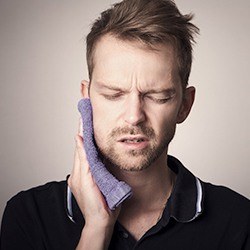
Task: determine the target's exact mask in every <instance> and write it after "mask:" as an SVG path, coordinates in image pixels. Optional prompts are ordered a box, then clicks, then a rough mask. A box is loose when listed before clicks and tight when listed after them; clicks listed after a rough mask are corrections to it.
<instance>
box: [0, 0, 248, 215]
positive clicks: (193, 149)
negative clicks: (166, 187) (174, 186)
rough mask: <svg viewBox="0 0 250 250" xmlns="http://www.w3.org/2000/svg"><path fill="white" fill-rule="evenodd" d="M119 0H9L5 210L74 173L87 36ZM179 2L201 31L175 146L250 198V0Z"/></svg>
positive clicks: (1, 60) (1, 68)
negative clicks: (187, 111) (15, 199)
mask: <svg viewBox="0 0 250 250" xmlns="http://www.w3.org/2000/svg"><path fill="white" fill-rule="evenodd" d="M114 2H115V1H108V0H102V1H87V0H85V1H84V0H81V1H80V0H75V1H66V0H54V1H51V0H21V1H20V0H0V110H1V113H0V126H1V128H0V171H1V173H0V218H1V215H2V212H3V209H4V207H5V204H6V201H7V200H8V199H9V198H10V197H11V196H13V195H14V194H16V193H17V192H18V191H20V190H24V189H28V188H30V187H32V186H37V185H40V184H43V183H45V182H48V181H50V180H62V179H64V178H65V177H66V175H67V174H68V173H70V170H71V167H72V164H73V151H74V136H75V133H76V130H77V124H78V117H79V114H78V112H77V108H76V105H77V102H78V100H79V98H80V81H81V79H87V70H86V62H85V45H84V39H85V36H86V34H87V33H88V31H89V27H90V23H91V22H92V21H93V20H94V19H95V18H96V17H97V15H98V14H99V13H100V11H102V10H103V9H105V8H107V7H108V6H110V4H111V3H114ZM176 3H177V5H178V6H179V8H180V10H181V11H182V12H183V13H187V12H190V11H192V12H194V13H195V19H194V22H195V24H196V25H198V26H199V27H200V29H201V35H200V36H199V37H198V38H197V42H198V44H197V45H196V47H195V53H194V64H193V71H192V75H191V79H190V84H192V85H194V86H195V87H196V88H197V98H196V101H195V105H194V108H193V111H192V112H191V115H190V117H189V118H188V120H187V121H186V122H185V123H184V124H181V125H180V126H179V127H178V129H177V134H176V138H175V139H174V141H173V143H172V145H171V147H170V153H171V154H173V155H175V156H177V157H179V158H180V159H181V160H182V161H183V163H184V164H186V166H187V167H188V168H189V169H190V170H191V171H192V172H193V173H194V174H196V175H197V176H199V177H200V178H201V179H202V180H205V181H209V182H213V183H219V184H222V185H226V186H229V187H230V188H232V189H234V190H236V191H238V192H240V193H241V194H243V195H245V196H247V197H248V198H250V189H249V187H250V183H249V176H250V170H249V153H250V151H249V149H250V135H249V123H250V112H249V107H250V98H249V93H250V84H249V73H250V66H249V58H250V29H249V27H250V19H249V10H250V1H248V0H245V1H244V0H240V1H235V0H210V1H206V0H190V1H187V0H177V1H176Z"/></svg>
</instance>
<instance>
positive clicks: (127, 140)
mask: <svg viewBox="0 0 250 250" xmlns="http://www.w3.org/2000/svg"><path fill="white" fill-rule="evenodd" d="M118 141H119V142H125V143H139V142H146V141H148V138H147V137H145V136H138V135H137V136H124V137H122V138H121V139H119V140H118Z"/></svg>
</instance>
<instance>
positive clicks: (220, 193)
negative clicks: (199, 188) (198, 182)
mask: <svg viewBox="0 0 250 250" xmlns="http://www.w3.org/2000/svg"><path fill="white" fill-rule="evenodd" d="M202 184H203V187H204V191H205V193H204V198H205V202H209V203H210V204H211V205H212V204H213V206H216V207H217V208H219V207H221V208H222V209H224V208H227V209H236V210H237V209H242V210H246V211H248V212H250V209H249V208H250V200H249V199H247V198H246V197H244V196H243V195H241V194H239V193H237V192H235V191H233V190H232V189H230V188H228V187H225V186H218V185H214V184H211V183H206V182H202Z"/></svg>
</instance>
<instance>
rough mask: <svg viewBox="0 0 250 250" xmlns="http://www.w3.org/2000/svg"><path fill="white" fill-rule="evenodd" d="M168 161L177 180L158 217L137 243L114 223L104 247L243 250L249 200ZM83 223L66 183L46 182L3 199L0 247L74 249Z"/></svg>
mask: <svg viewBox="0 0 250 250" xmlns="http://www.w3.org/2000/svg"><path fill="white" fill-rule="evenodd" d="M168 165H169V167H170V168H171V169H172V170H173V171H174V172H175V173H176V174H177V178H176V183H175V186H174V189H173V192H172V194H171V196H170V198H169V200H168V203H167V206H166V208H165V210H164V212H163V215H162V218H161V219H160V220H159V221H158V223H157V224H156V225H155V226H153V227H152V228H151V229H149V230H148V231H147V232H146V233H145V234H144V235H143V236H142V238H141V239H140V240H139V241H136V240H135V239H134V238H133V237H132V236H131V234H130V233H129V232H128V231H127V230H126V229H125V228H124V227H123V226H122V225H121V224H120V223H119V222H117V223H116V224H115V228H114V233H113V236H112V239H111V243H110V247H109V249H119V250H123V249H138V250H139V249H141V250H147V249H152V250H155V249H157V250H158V249H159V250H161V249H166V250H172V249H173V250H181V249H190V250H196V249H197V250H214V249H227V250H231V249H232V250H236V249H237V250H249V249H250V238H249V233H250V228H249V227H250V226H249V225H250V202H249V200H248V199H246V198H244V197H243V196H241V195H239V194H237V193H235V192H234V191H232V190H230V189H228V188H225V187H221V186H215V185H212V184H209V183H205V182H202V181H201V180H199V179H198V178H197V177H195V176H194V175H193V174H192V173H190V172H189V171H188V170H187V169H186V168H185V167H184V166H183V165H182V164H181V163H180V162H179V161H178V160H177V159H176V158H174V157H171V156H169V157H168ZM83 226H84V219H83V216H82V214H81V211H80V209H79V207H78V206H77V203H76V201H75V199H74V197H73V196H72V195H71V193H70V191H69V189H68V187H67V182H66V181H62V182H50V183H47V184H45V185H43V186H40V187H36V188H32V189H30V190H28V191H23V192H20V193H19V194H17V195H16V196H14V197H13V198H12V199H10V200H9V201H8V203H7V206H6V209H5V212H4V215H3V220H2V227H1V238H0V239H1V243H0V245H1V249H10V250H11V249H27V250H28V249H75V247H76V246H77V244H78V241H79V239H80V235H81V231H82V228H83ZM94 226H95V225H93V227H94Z"/></svg>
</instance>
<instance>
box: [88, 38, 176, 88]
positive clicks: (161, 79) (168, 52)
mask: <svg viewBox="0 0 250 250" xmlns="http://www.w3.org/2000/svg"><path fill="white" fill-rule="evenodd" d="M93 65H94V67H93V74H92V81H99V82H106V83H109V82H110V83H113V84H114V83H115V84H118V83H119V84H122V85H124V84H127V83H128V82H130V83H134V82H137V83H143V84H144V85H145V84H146V85H152V84H155V83H158V84H160V83H162V84H163V83H167V82H176V81H177V75H178V74H177V67H176V65H177V63H176V56H175V53H174V49H173V47H172V46H171V45H170V44H166V45H162V44H159V45H156V46H155V47H154V48H153V49H152V48H149V46H147V45H145V44H142V43H140V42H138V41H122V40H120V39H117V38H115V37H113V36H111V35H105V36H103V37H102V38H101V39H100V40H99V41H98V43H97V44H96V48H95V51H94V54H93Z"/></svg>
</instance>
